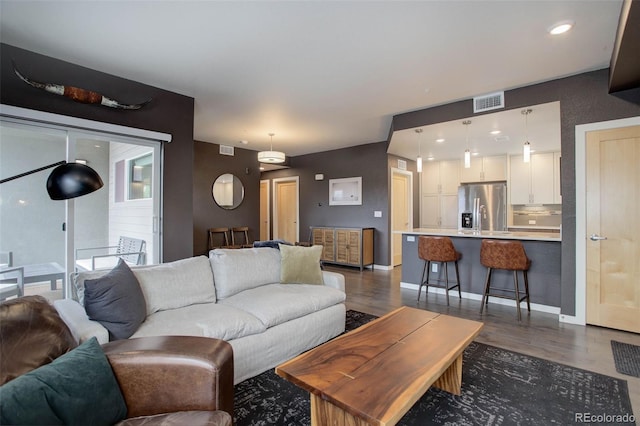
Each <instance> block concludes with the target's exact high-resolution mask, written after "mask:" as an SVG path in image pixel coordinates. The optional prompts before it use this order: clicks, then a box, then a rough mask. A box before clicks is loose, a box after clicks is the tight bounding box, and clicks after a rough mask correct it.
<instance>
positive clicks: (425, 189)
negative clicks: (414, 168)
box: [420, 160, 460, 229]
mask: <svg viewBox="0 0 640 426" xmlns="http://www.w3.org/2000/svg"><path fill="white" fill-rule="evenodd" d="M421 179H422V181H421V182H422V197H421V205H420V211H421V213H420V226H421V227H423V228H452V229H455V228H457V220H456V218H457V216H458V186H459V184H460V175H459V162H458V161H457V160H450V161H433V162H432V161H429V162H427V163H426V164H424V165H423V168H422V176H421Z"/></svg>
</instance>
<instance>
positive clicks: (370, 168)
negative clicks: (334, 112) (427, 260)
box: [262, 142, 390, 265]
mask: <svg viewBox="0 0 640 426" xmlns="http://www.w3.org/2000/svg"><path fill="white" fill-rule="evenodd" d="M386 147H387V144H386V142H377V143H371V144H367V145H359V146H354V147H349V148H344V149H337V150H334V151H326V152H319V153H315V154H308V155H300V156H297V157H291V162H290V166H291V167H290V168H289V169H283V170H276V171H272V172H264V173H263V174H262V179H269V180H273V179H275V178H281V177H289V176H299V179H300V188H299V191H300V224H299V225H300V240H302V241H308V240H309V228H310V227H311V226H345V227H358V228H367V227H372V228H375V232H374V262H375V264H376V265H388V264H389V256H390V254H389V237H390V234H389V168H388V160H387V152H386ZM317 173H322V174H324V180H321V181H316V180H315V175H316V174H317ZM357 176H362V205H361V206H329V179H340V178H348V177H357ZM272 196H273V194H272ZM272 205H273V203H272ZM376 210H379V211H382V217H381V218H375V217H373V212H374V211H376Z"/></svg>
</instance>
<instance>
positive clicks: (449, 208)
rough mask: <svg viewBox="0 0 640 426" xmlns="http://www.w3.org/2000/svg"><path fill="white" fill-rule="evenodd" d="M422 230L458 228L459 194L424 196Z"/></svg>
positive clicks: (421, 219) (421, 218)
mask: <svg viewBox="0 0 640 426" xmlns="http://www.w3.org/2000/svg"><path fill="white" fill-rule="evenodd" d="M420 227H421V228H444V229H457V228H458V194H455V195H454V194H448V195H438V194H433V195H423V196H422V209H421V217H420Z"/></svg>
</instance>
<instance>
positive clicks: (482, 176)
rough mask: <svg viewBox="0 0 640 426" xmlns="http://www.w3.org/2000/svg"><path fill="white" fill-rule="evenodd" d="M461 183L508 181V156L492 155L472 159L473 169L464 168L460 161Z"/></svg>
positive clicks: (462, 162)
mask: <svg viewBox="0 0 640 426" xmlns="http://www.w3.org/2000/svg"><path fill="white" fill-rule="evenodd" d="M460 167H461V169H460V170H461V173H460V175H461V176H460V177H461V179H460V181H461V182H491V181H496V180H507V156H506V155H492V156H488V157H471V167H469V168H468V169H465V168H464V161H463V160H462V161H460Z"/></svg>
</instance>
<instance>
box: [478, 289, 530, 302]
mask: <svg viewBox="0 0 640 426" xmlns="http://www.w3.org/2000/svg"><path fill="white" fill-rule="evenodd" d="M505 291H509V290H505ZM511 291H513V290H511ZM514 293H515V291H514ZM487 297H499V298H501V299H509V300H517V301H518V302H524V301H525V300H527V299H528V296H522V297H521V298H520V300H518V299H516V298H515V297H511V296H505V295H504V294H495V293H487Z"/></svg>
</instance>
